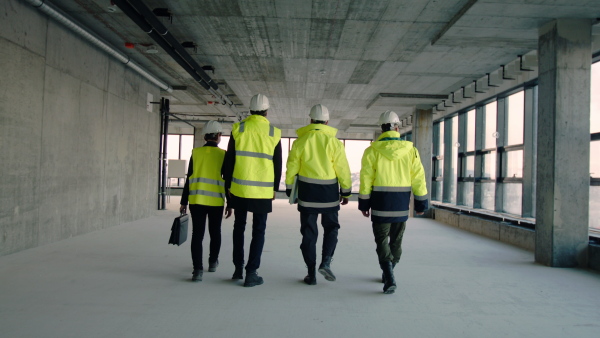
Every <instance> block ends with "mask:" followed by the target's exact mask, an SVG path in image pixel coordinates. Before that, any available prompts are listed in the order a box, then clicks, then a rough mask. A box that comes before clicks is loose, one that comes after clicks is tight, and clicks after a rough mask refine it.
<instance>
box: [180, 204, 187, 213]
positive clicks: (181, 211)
mask: <svg viewBox="0 0 600 338" xmlns="http://www.w3.org/2000/svg"><path fill="white" fill-rule="evenodd" d="M186 209H187V205H183V204H182V205H181V206H180V207H179V212H180V213H181V214H185V211H186Z"/></svg>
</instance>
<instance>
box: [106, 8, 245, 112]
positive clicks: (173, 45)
mask: <svg viewBox="0 0 600 338" xmlns="http://www.w3.org/2000/svg"><path fill="white" fill-rule="evenodd" d="M130 2H131V3H133V4H134V5H135V7H134V6H133V5H132V4H130ZM113 3H114V4H115V5H117V6H118V7H119V8H120V9H121V10H122V11H123V13H125V14H126V15H127V16H128V17H129V18H130V19H131V20H132V21H133V22H134V23H135V24H136V25H138V26H139V27H140V28H141V29H142V30H143V31H144V32H146V33H148V35H149V36H150V37H151V38H152V39H153V40H154V41H155V42H156V43H157V44H158V45H159V46H161V48H162V49H164V50H165V52H167V54H169V55H170V56H171V57H172V58H173V59H174V60H175V61H176V62H177V63H178V64H179V65H180V66H181V67H182V68H183V69H184V70H185V71H186V72H187V73H188V74H190V76H191V77H192V78H193V79H194V80H195V81H197V82H198V83H199V84H200V85H201V86H202V87H203V88H204V89H206V90H207V91H209V92H210V93H211V94H212V95H214V96H215V97H216V98H218V99H219V100H221V103H222V104H223V105H227V106H229V108H230V109H231V110H232V111H233V112H234V113H235V115H236V116H237V117H238V120H239V119H240V114H239V112H238V111H237V109H235V105H234V104H233V102H232V101H231V100H230V99H229V97H227V95H225V94H223V92H221V90H220V89H219V86H218V85H217V84H216V83H215V82H214V81H213V80H212V79H211V77H210V76H209V75H208V74H206V72H204V70H202V67H200V65H198V63H197V62H196V61H194V60H193V59H192V57H191V56H190V55H189V53H188V52H187V51H186V50H185V49H184V48H183V47H182V46H181V44H180V43H179V42H178V41H177V40H176V39H175V38H174V37H173V36H172V35H171V33H169V32H168V30H167V29H166V28H165V27H164V25H163V24H162V23H161V22H160V21H159V20H158V19H157V18H156V16H155V15H154V14H153V13H152V11H150V9H148V7H146V6H145V5H144V4H143V3H142V2H141V1H139V0H131V1H126V0H113Z"/></svg>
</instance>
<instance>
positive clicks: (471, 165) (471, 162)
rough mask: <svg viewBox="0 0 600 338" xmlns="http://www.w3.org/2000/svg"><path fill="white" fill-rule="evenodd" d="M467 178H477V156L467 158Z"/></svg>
mask: <svg viewBox="0 0 600 338" xmlns="http://www.w3.org/2000/svg"><path fill="white" fill-rule="evenodd" d="M465 177H475V156H474V155H471V156H467V167H466V171H465Z"/></svg>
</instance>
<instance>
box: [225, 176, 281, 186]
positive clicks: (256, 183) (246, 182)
mask: <svg viewBox="0 0 600 338" xmlns="http://www.w3.org/2000/svg"><path fill="white" fill-rule="evenodd" d="M231 182H234V183H237V184H239V185H247V186H250V187H267V188H272V187H273V182H261V181H250V180H240V179H238V178H235V177H232V178H231Z"/></svg>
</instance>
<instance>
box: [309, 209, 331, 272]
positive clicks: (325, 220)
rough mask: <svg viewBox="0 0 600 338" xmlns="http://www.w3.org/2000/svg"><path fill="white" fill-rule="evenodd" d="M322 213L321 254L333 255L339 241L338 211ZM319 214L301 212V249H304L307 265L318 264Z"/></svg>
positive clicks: (325, 255) (324, 255)
mask: <svg viewBox="0 0 600 338" xmlns="http://www.w3.org/2000/svg"><path fill="white" fill-rule="evenodd" d="M320 215H321V225H322V226H323V250H322V252H321V254H322V256H323V257H327V256H331V257H333V253H334V252H335V247H336V245H337V242H338V239H337V237H338V229H339V228H340V224H339V223H338V212H337V211H333V212H328V213H323V214H320ZM318 216H319V214H309V213H306V212H300V233H301V234H302V244H300V250H302V256H303V257H304V263H306V265H307V266H311V265H316V263H317V248H316V245H317V238H318V237H319V230H318V227H317V217H318Z"/></svg>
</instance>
